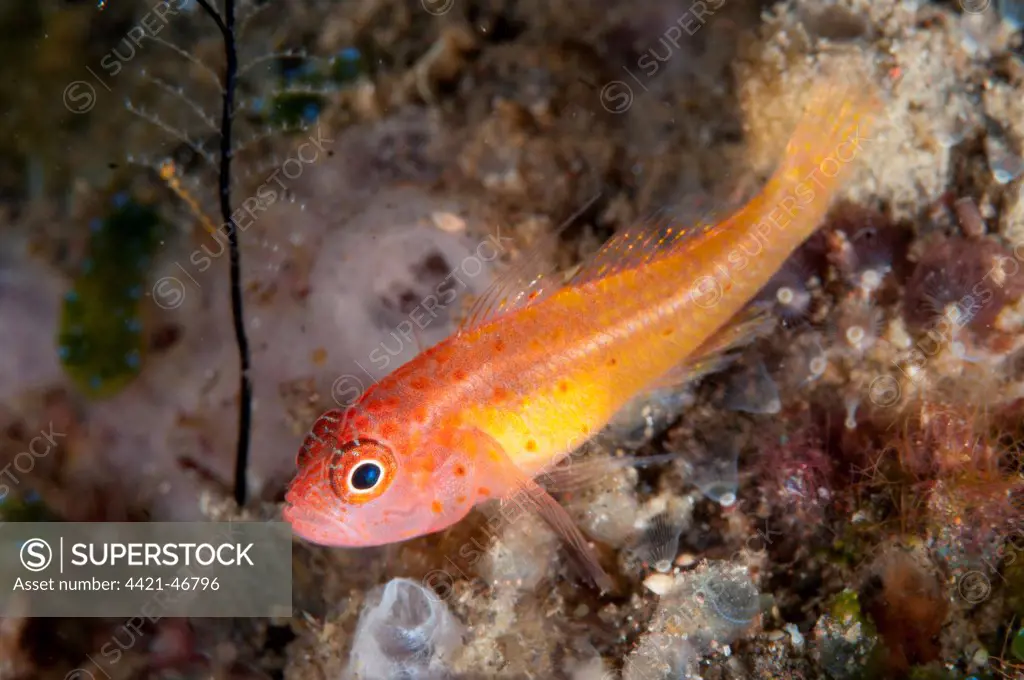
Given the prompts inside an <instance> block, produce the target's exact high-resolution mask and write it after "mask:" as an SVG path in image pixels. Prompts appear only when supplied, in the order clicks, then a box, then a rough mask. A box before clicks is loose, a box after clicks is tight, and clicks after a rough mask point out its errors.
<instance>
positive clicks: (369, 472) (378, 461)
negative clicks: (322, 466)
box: [327, 437, 398, 504]
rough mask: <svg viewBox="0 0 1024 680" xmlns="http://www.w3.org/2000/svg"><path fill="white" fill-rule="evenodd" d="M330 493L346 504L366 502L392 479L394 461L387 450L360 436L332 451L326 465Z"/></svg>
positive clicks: (377, 494) (380, 491) (383, 446)
mask: <svg viewBox="0 0 1024 680" xmlns="http://www.w3.org/2000/svg"><path fill="white" fill-rule="evenodd" d="M327 468H328V469H327V473H328V480H329V482H330V485H331V490H332V491H334V494H335V495H336V496H337V497H338V498H340V499H341V500H342V501H344V502H346V503H353V504H362V503H369V502H370V501H372V500H373V499H375V498H378V497H380V495H381V494H383V493H384V492H385V491H387V490H388V487H389V486H390V485H391V482H392V481H393V480H394V478H395V472H396V470H397V469H398V462H397V459H396V458H395V455H394V453H392V451H391V448H390V447H389V446H387V445H386V444H383V443H381V442H379V441H376V440H373V439H367V438H364V437H361V438H359V439H355V440H352V441H350V442H348V443H346V444H343V445H342V446H340V447H338V448H336V449H334V451H333V453H332V454H331V458H330V462H329V464H328V466H327Z"/></svg>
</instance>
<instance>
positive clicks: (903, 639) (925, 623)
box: [862, 551, 949, 673]
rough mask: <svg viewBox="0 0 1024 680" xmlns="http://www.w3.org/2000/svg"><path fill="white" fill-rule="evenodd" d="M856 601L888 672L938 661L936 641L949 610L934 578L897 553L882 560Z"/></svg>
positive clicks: (914, 560) (883, 557)
mask: <svg viewBox="0 0 1024 680" xmlns="http://www.w3.org/2000/svg"><path fill="white" fill-rule="evenodd" d="M862 602H864V611H865V612H866V613H867V614H868V615H869V616H870V617H871V618H872V620H873V621H874V622H875V626H876V627H877V628H878V632H879V634H880V635H881V636H882V639H883V641H884V643H885V646H886V648H887V650H888V652H889V659H888V661H889V664H888V665H889V668H890V670H891V671H893V672H896V673H903V672H906V671H907V670H909V669H910V667H911V666H913V665H917V664H926V663H929V662H931V661H934V660H936V659H938V658H939V654H940V651H941V649H940V646H939V642H938V636H939V632H940V631H941V630H942V626H943V625H944V623H945V620H946V615H947V613H948V611H949V605H948V603H947V602H946V598H945V597H944V595H943V589H942V584H941V582H940V581H939V579H938V577H937V576H936V575H935V574H933V573H929V571H928V570H926V569H925V568H924V567H923V566H922V565H921V564H920V563H919V561H918V560H917V559H915V558H914V557H913V556H911V555H909V554H907V553H904V552H900V551H896V552H889V553H887V554H885V555H883V556H882V557H881V558H880V560H879V562H878V563H877V565H876V567H875V574H874V576H872V578H871V579H870V580H869V582H868V584H867V586H866V587H865V589H864V592H863V593H862Z"/></svg>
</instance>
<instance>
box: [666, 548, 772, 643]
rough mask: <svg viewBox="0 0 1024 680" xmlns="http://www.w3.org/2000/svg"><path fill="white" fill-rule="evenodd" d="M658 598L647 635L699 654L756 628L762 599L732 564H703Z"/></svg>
mask: <svg viewBox="0 0 1024 680" xmlns="http://www.w3.org/2000/svg"><path fill="white" fill-rule="evenodd" d="M663 590H664V593H663V594H662V595H661V596H659V599H658V609H657V611H656V612H655V614H654V616H653V618H652V619H651V624H650V628H649V633H648V635H655V634H659V633H660V634H663V635H666V636H668V637H671V638H673V639H674V640H675V644H680V643H681V642H686V644H688V645H692V647H693V648H694V649H696V650H697V651H699V652H707V651H710V650H711V649H721V648H722V645H726V644H729V643H731V642H733V641H734V640H736V639H738V638H739V637H740V636H742V635H743V633H744V632H745V631H747V630H749V629H750V627H751V626H753V625H755V624H756V622H757V619H758V617H759V616H760V613H761V610H762V604H761V593H760V592H759V590H758V588H757V586H756V585H754V582H753V581H752V580H751V578H750V572H749V570H748V569H747V568H746V567H744V566H742V565H740V564H736V563H733V562H726V561H719V562H706V561H705V562H702V563H701V564H700V565H699V566H698V567H697V568H696V569H694V570H692V571H688V572H683V573H679V574H676V575H675V576H674V583H673V585H672V586H671V587H668V588H664V589H663Z"/></svg>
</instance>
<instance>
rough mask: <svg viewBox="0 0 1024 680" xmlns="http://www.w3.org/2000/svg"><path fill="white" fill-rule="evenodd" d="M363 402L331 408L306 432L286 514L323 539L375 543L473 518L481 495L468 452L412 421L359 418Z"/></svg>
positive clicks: (306, 533)
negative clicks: (474, 482) (475, 502)
mask: <svg viewBox="0 0 1024 680" xmlns="http://www.w3.org/2000/svg"><path fill="white" fill-rule="evenodd" d="M358 408H359V406H358V405H357V406H356V407H353V408H352V409H348V410H338V409H334V410H331V411H328V412H326V413H324V414H323V415H322V416H320V418H318V419H317V421H316V423H315V424H314V425H313V428H312V431H311V432H310V433H309V434H308V435H307V436H306V439H305V441H304V442H303V444H302V448H301V449H300V451H299V455H298V460H297V465H298V474H297V475H296V477H295V478H294V479H293V480H292V482H291V484H290V486H289V488H288V491H287V493H286V495H285V501H286V507H285V509H284V519H285V521H287V522H288V523H289V524H291V525H292V529H293V531H294V532H295V534H296V535H298V536H299V537H301V538H303V539H305V540H307V541H310V542H313V543H317V544H319V545H327V546H338V547H351V548H356V547H370V546H376V545H386V544H389V543H395V542H397V541H403V540H406V539H409V538H414V537H417V536H422V535H425V534H429V533H433V532H435V531H440V530H441V529H444V528H447V527H448V526H451V525H452V524H454V523H455V522H458V521H459V520H460V519H462V518H463V517H465V515H466V514H467V513H468V512H469V511H470V509H471V508H472V506H473V499H474V497H473V495H472V494H471V493H470V489H471V488H473V487H472V486H471V482H472V479H473V475H472V469H473V467H472V465H471V461H470V460H469V459H468V458H467V457H466V456H465V454H464V453H462V452H457V451H454V450H452V449H451V448H450V447H449V446H446V445H445V443H444V441H443V438H442V437H439V436H436V435H434V434H433V433H430V432H423V433H421V432H417V431H415V429H414V428H412V429H410V428H409V424H408V423H407V422H406V423H402V422H401V421H398V422H397V423H394V424H397V425H402V427H390V428H384V427H381V426H380V423H379V422H377V423H373V424H371V423H368V420H367V419H366V418H360V417H358V415H355V416H354V414H353V411H358ZM378 420H379V419H378ZM383 431H386V432H388V433H389V436H384V435H383V434H382V432H383ZM395 432H402V434H401V435H400V436H399V435H396V434H395Z"/></svg>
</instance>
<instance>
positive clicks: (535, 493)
mask: <svg viewBox="0 0 1024 680" xmlns="http://www.w3.org/2000/svg"><path fill="white" fill-rule="evenodd" d="M461 438H462V440H463V442H472V443H471V444H470V446H471V447H472V449H473V451H472V454H473V456H474V457H476V460H477V462H476V464H475V469H476V472H477V474H479V473H480V472H481V471H485V472H486V473H488V474H490V475H493V476H494V478H496V479H498V480H500V481H501V488H502V489H503V490H504V492H503V493H502V502H512V503H516V504H517V505H519V506H520V507H522V508H523V509H526V510H529V511H532V512H535V513H537V514H538V515H539V516H540V517H541V519H543V520H544V521H545V522H546V523H547V524H548V526H550V527H551V529H552V530H554V532H555V533H557V534H558V535H559V536H560V537H561V538H562V540H563V541H564V542H565V543H566V544H567V545H568V546H569V549H570V550H569V551H570V554H571V555H572V557H573V558H574V559H575V561H576V562H577V563H578V564H579V566H580V567H581V568H582V569H583V571H584V573H585V575H586V576H587V578H589V579H590V581H591V582H592V583H594V584H595V585H596V586H597V587H598V588H599V589H600V590H601V592H608V591H610V590H611V589H612V586H613V584H612V580H611V577H609V576H608V574H607V572H605V570H604V569H603V568H602V567H601V563H600V561H599V560H598V558H597V553H596V552H595V551H594V548H593V547H591V545H590V544H589V543H588V542H587V539H586V537H584V536H583V533H582V532H581V531H580V529H579V527H577V526H576V523H575V522H574V521H573V519H572V518H571V517H570V516H569V513H568V512H566V510H565V508H563V507H562V506H561V505H559V503H558V501H556V500H555V499H554V498H553V497H552V496H551V494H549V493H548V492H547V491H545V490H544V488H543V487H541V485H540V484H538V483H537V482H535V481H534V480H533V479H532V478H531V477H530V476H529V475H527V474H526V473H525V472H523V471H522V470H520V469H519V467H518V466H517V465H516V464H515V463H514V462H512V460H511V459H510V458H509V457H508V455H507V454H506V453H505V451H504V449H503V448H502V446H501V445H500V444H498V442H496V441H495V440H494V439H493V438H492V437H491V436H490V435H488V434H487V433H485V432H483V431H481V430H478V429H476V428H473V429H472V430H471V431H468V432H467V431H465V430H463V432H462V433H461Z"/></svg>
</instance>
